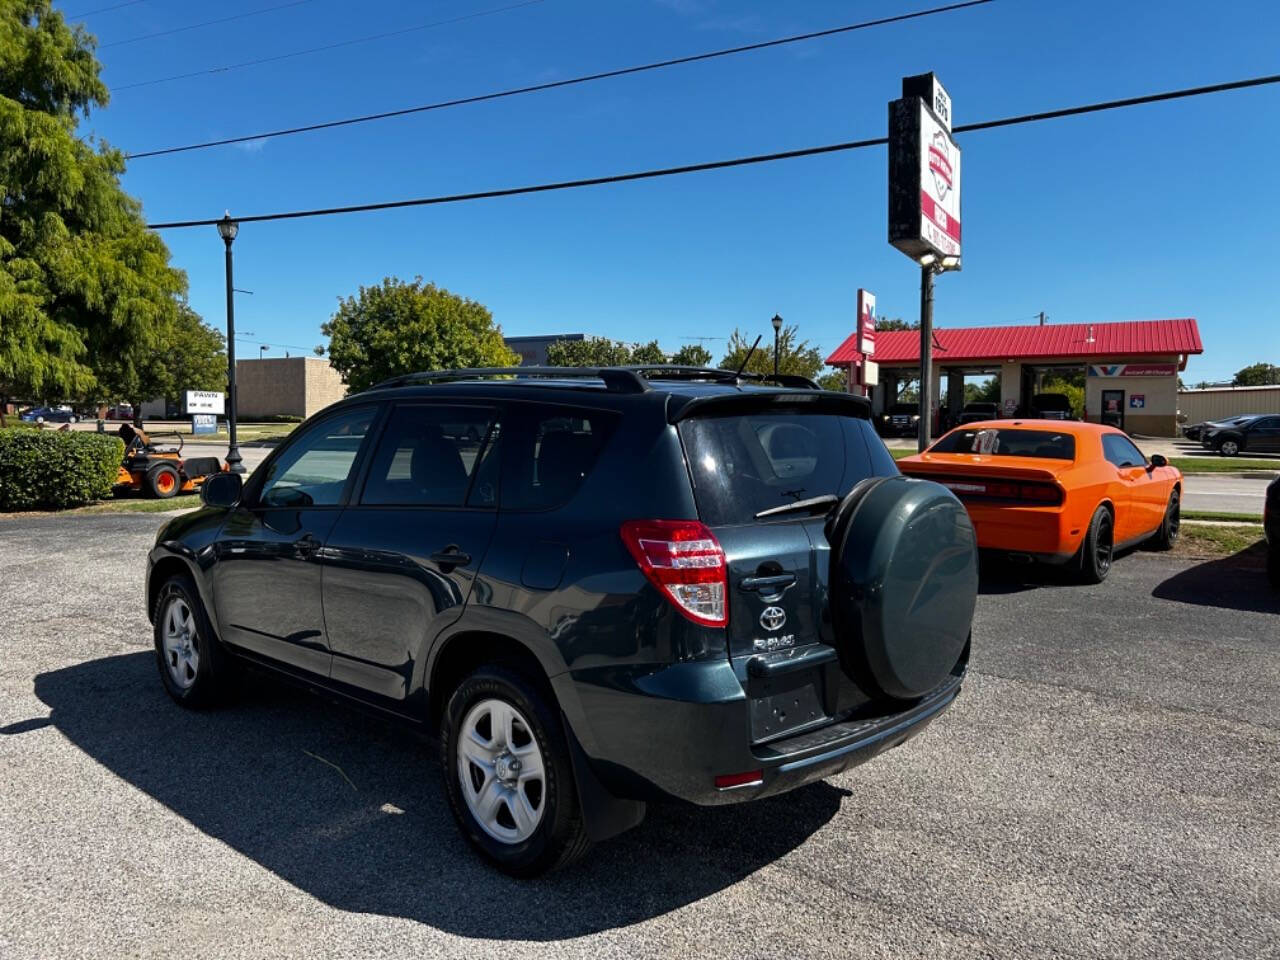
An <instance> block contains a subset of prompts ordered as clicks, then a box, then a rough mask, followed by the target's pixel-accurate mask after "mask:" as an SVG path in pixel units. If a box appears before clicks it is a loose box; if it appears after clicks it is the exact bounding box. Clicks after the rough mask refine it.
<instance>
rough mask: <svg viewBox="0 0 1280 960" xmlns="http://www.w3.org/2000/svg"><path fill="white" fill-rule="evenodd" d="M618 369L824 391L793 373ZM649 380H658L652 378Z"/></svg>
mask: <svg viewBox="0 0 1280 960" xmlns="http://www.w3.org/2000/svg"><path fill="white" fill-rule="evenodd" d="M618 369H621V370H631V371H633V372H634V373H638V374H640V375H641V376H645V375H646V374H661V377H660V379H663V380H713V381H715V382H716V383H741V382H742V381H743V380H751V381H753V382H756V383H776V384H778V385H779V386H782V387H800V388H803V389H806V390H820V389H822V388H821V387H819V386H818V385H817V384H816V383H814V382H813V381H812V380H810V379H809V378H808V377H802V376H799V375H798V374H793V373H779V374H772V373H753V372H751V371H748V370H743V371H742V372H738V371H736V370H724V369H722V368H718V367H690V366H684V365H682V364H678V363H633V364H630V365H628V366H624V367H619V368H618ZM649 379H658V378H655V377H650V378H649Z"/></svg>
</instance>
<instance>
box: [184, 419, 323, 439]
mask: <svg viewBox="0 0 1280 960" xmlns="http://www.w3.org/2000/svg"><path fill="white" fill-rule="evenodd" d="M297 428H298V425H297V424H296V423H240V424H236V440H237V442H239V443H252V442H253V441H255V440H282V439H284V438H285V437H287V436H288V435H289V434H291V433H293V431H294V430H296V429H297ZM184 434H185V435H184V436H183V438H182V439H183V440H185V441H186V442H187V443H227V442H228V441H229V440H230V439H231V437H230V436H229V435H228V434H227V431H225V430H219V431H218V432H217V433H201V434H199V435H197V436H194V437H193V436H191V435H190V430H189V429H188V430H186V431H184Z"/></svg>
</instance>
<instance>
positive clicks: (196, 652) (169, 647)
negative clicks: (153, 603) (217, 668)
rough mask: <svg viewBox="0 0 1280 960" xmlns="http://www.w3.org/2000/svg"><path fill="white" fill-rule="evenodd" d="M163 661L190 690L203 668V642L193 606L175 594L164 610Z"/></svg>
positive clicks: (179, 686)
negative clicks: (192, 609)
mask: <svg viewBox="0 0 1280 960" xmlns="http://www.w3.org/2000/svg"><path fill="white" fill-rule="evenodd" d="M164 665H165V667H166V668H167V669H168V671H169V677H170V678H171V679H172V680H173V682H174V683H175V684H177V686H178V689H180V690H187V689H189V688H190V687H191V685H192V684H193V683H195V682H196V675H197V674H198V673H199V671H200V645H199V639H198V637H197V635H196V621H195V617H194V616H192V614H191V607H190V606H188V604H187V601H186V600H184V599H183V598H182V597H172V598H171V599H170V600H169V603H168V605H167V606H166V607H165V611H164Z"/></svg>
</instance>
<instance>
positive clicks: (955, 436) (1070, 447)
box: [929, 429, 1076, 460]
mask: <svg viewBox="0 0 1280 960" xmlns="http://www.w3.org/2000/svg"><path fill="white" fill-rule="evenodd" d="M929 452H930V453H981V454H986V455H988V456H999V457H1038V458H1040V459H1043V460H1074V459H1075V458H1076V438H1075V437H1073V436H1072V435H1071V434H1069V433H1055V432H1054V431H1052V430H997V429H990V430H952V431H951V432H950V433H948V434H947V435H946V436H945V437H943V438H942V439H941V440H939V441H938V442H937V443H935V444H934V445H933V446H932V447H930V448H929Z"/></svg>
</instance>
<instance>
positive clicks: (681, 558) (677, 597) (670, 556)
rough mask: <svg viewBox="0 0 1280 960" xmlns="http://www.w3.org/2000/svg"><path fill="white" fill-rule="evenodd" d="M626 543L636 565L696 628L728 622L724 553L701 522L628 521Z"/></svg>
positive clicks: (624, 538)
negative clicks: (696, 625) (697, 625)
mask: <svg viewBox="0 0 1280 960" xmlns="http://www.w3.org/2000/svg"><path fill="white" fill-rule="evenodd" d="M620 532H621V534H622V542H623V543H624V544H625V545H626V547H627V550H628V551H629V552H630V553H631V556H632V557H634V558H635V561H636V564H637V565H638V566H639V567H640V570H641V572H642V573H644V575H645V576H646V577H648V578H649V582H651V583H652V584H653V585H654V586H655V587H657V588H658V589H659V590H661V591H662V592H663V593H664V594H665V595H666V597H667V599H668V600H670V601H671V602H672V603H673V604H675V607H676V609H677V610H679V611H680V612H681V613H682V614H684V615H685V616H686V617H688V618H689V619H690V620H692V621H693V622H694V623H699V624H702V625H703V626H705V627H723V626H725V625H727V624H728V622H729V605H728V596H729V576H728V568H727V565H726V563H725V559H724V550H722V549H721V548H720V543H719V542H718V541H717V540H716V538H715V535H714V534H713V533H712V532H711V531H710V530H708V529H707V528H706V525H705V524H702V523H700V522H699V521H697V520H628V521H627V522H626V523H624V524H623V525H622V529H621V531H620Z"/></svg>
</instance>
